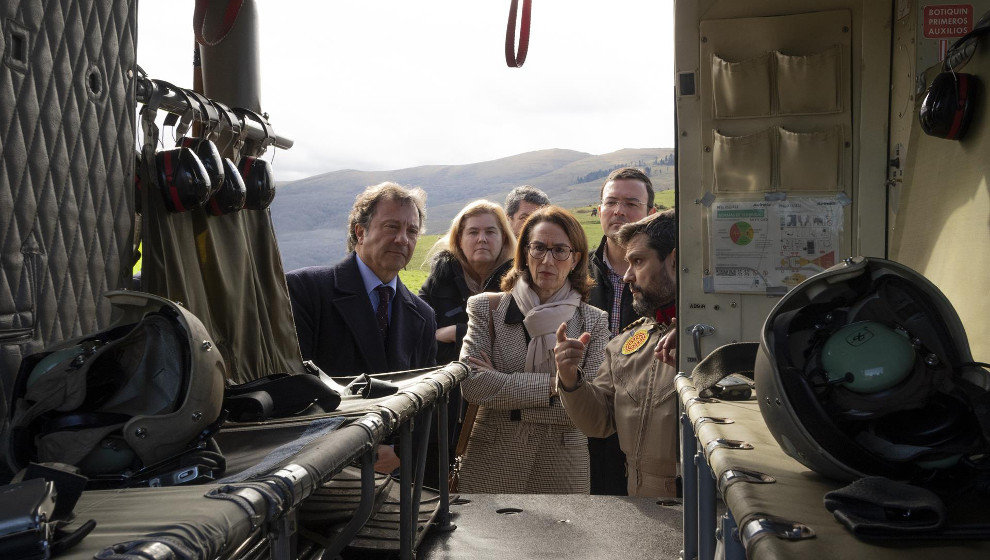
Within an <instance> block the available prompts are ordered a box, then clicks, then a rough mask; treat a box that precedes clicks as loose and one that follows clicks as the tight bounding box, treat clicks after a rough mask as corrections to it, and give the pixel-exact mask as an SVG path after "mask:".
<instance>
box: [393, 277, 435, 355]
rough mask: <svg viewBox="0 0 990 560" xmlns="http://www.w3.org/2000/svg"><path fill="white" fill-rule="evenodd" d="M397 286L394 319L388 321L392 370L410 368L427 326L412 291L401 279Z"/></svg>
mask: <svg viewBox="0 0 990 560" xmlns="http://www.w3.org/2000/svg"><path fill="white" fill-rule="evenodd" d="M396 288H397V289H396V291H395V301H393V302H392V319H391V320H390V321H389V323H388V366H389V369H390V370H392V371H394V370H402V369H409V364H411V363H412V359H413V356H415V354H416V350H417V348H416V344H417V342H418V341H419V339H420V335H421V334H422V333H423V328H424V327H425V326H426V319H424V318H423V316H422V315H421V314H420V313H419V310H418V309H417V308H416V304H415V303H414V302H413V300H412V293H410V292H409V290H408V289H407V288H406V286H405V285H404V284H403V283H402V281H401V280H399V282H398V283H397V284H396Z"/></svg>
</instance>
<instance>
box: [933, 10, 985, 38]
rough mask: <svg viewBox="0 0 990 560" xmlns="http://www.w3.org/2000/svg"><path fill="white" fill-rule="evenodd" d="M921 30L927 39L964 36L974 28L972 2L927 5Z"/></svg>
mask: <svg viewBox="0 0 990 560" xmlns="http://www.w3.org/2000/svg"><path fill="white" fill-rule="evenodd" d="M921 30H922V34H923V36H924V37H925V38H926V39H949V38H954V37H962V36H963V35H965V34H967V33H969V32H970V31H972V30H973V6H972V5H971V4H940V5H936V6H925V8H924V12H923V16H922V24H921Z"/></svg>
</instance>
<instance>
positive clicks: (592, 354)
mask: <svg viewBox="0 0 990 560" xmlns="http://www.w3.org/2000/svg"><path fill="white" fill-rule="evenodd" d="M590 281H591V279H590V278H589V277H588V240H587V238H586V237H585V234H584V230H583V229H582V228H581V224H580V223H578V221H577V219H575V218H574V216H573V215H572V214H571V213H570V212H567V211H566V210H563V209H561V208H558V207H556V206H548V207H545V208H542V209H540V210H538V211H536V212H535V213H534V214H532V215H531V216H530V217H529V219H527V220H526V223H525V225H524V226H523V228H522V231H521V232H520V234H519V245H518V246H517V247H516V256H515V261H514V265H513V268H512V270H511V271H510V272H509V274H507V275H506V277H505V279H504V280H503V281H502V289H503V290H504V292H503V293H501V294H497V295H496V294H479V295H476V296H473V297H471V298H470V299H469V300H468V306H467V307H468V316H469V320H468V332H467V335H466V336H465V337H464V346H463V348H462V349H461V358H462V359H463V360H465V361H467V362H468V363H469V364H471V365H472V366H473V368H472V371H471V375H470V377H469V378H468V379H466V380H465V381H464V382H463V383H462V384H461V391H462V392H463V394H464V398H465V399H466V400H467V401H469V402H472V403H477V404H478V405H479V408H478V415H477V417H476V419H475V423H474V429H473V430H472V431H471V439H470V441H469V442H468V447H467V451H466V452H465V454H464V458H463V463H462V465H461V472H460V485H459V487H458V490H460V491H462V492H468V493H471V492H493V493H502V494H516V493H521V494H534V493H584V494H587V493H588V491H589V467H588V438H586V437H585V436H584V434H582V433H581V432H580V431H579V430H578V429H577V428H575V427H574V425H573V424H572V423H571V421H570V419H569V418H568V416H567V413H566V412H565V411H564V408H563V407H562V406H561V404H560V399H559V398H557V396H556V394H555V392H554V388H555V383H554V376H555V372H556V368H555V366H554V357H553V347H554V345H555V344H556V341H557V340H556V331H557V329H558V328H559V327H560V325H561V324H562V323H566V324H567V336H568V337H571V338H578V337H579V336H581V334H582V333H584V332H587V333H590V334H591V339H590V340H589V342H588V345H587V347H586V350H585V354H584V356H583V360H582V362H581V369H582V371H583V372H584V375H585V376H586V377H587V378H589V379H590V378H593V377H594V375H595V373H596V372H597V371H598V366H600V365H601V363H602V360H603V359H604V357H605V346H606V344H608V341H609V338H610V332H609V329H608V316H607V315H606V314H605V312H604V311H602V310H600V309H597V308H595V307H592V306H591V305H588V304H587V303H585V301H586V300H587V298H588V292H589V288H590Z"/></svg>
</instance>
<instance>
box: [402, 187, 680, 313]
mask: <svg viewBox="0 0 990 560" xmlns="http://www.w3.org/2000/svg"><path fill="white" fill-rule="evenodd" d="M656 203H657V205H659V206H661V207H666V208H671V207H673V206H674V191H673V190H666V191H660V192H658V193H657V196H656ZM592 208H594V207H593V206H581V207H578V208H570V211H571V212H573V213H574V215H575V216H577V219H578V221H579V222H580V223H581V226H582V227H584V233H585V235H587V236H588V243H589V244H590V246H591V248H592V250H594V248H596V247H598V242H599V241H601V239H602V225H601V222H599V221H598V216H592V215H591V209H592ZM443 233H444V232H440V233H434V234H431V235H424V236H422V237H420V238H419V241H417V242H416V251H414V252H413V256H412V259H411V260H410V261H409V266H407V267H406V270H403V271H401V272H399V278H401V279H402V283H403V284H405V285H406V287H407V288H409V291H411V292H412V293H414V294H415V293H417V292H419V287H420V286H422V285H423V282H425V281H426V277H427V276H429V274H430V268H429V264H428V263H426V262H425V261H426V254H427V252H428V251H429V250H430V248H431V247H433V244H434V243H436V241H437V239H439V238H440V236H441V235H443Z"/></svg>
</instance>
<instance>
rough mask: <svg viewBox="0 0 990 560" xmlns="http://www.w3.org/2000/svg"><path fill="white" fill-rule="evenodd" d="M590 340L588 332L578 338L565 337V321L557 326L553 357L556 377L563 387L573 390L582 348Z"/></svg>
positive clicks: (582, 356) (575, 384) (581, 356)
mask: <svg viewBox="0 0 990 560" xmlns="http://www.w3.org/2000/svg"><path fill="white" fill-rule="evenodd" d="M590 341H591V334H590V333H581V336H580V337H579V338H567V323H561V324H560V327H558V328H557V345H556V346H554V347H553V357H554V361H556V362H557V377H558V379H559V380H560V385H561V386H562V387H563V388H564V389H566V390H573V389H574V388H575V387H576V386H577V377H578V373H577V370H578V367H580V365H581V362H582V361H583V360H584V349H585V348H586V347H587V346H588V342H590Z"/></svg>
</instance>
